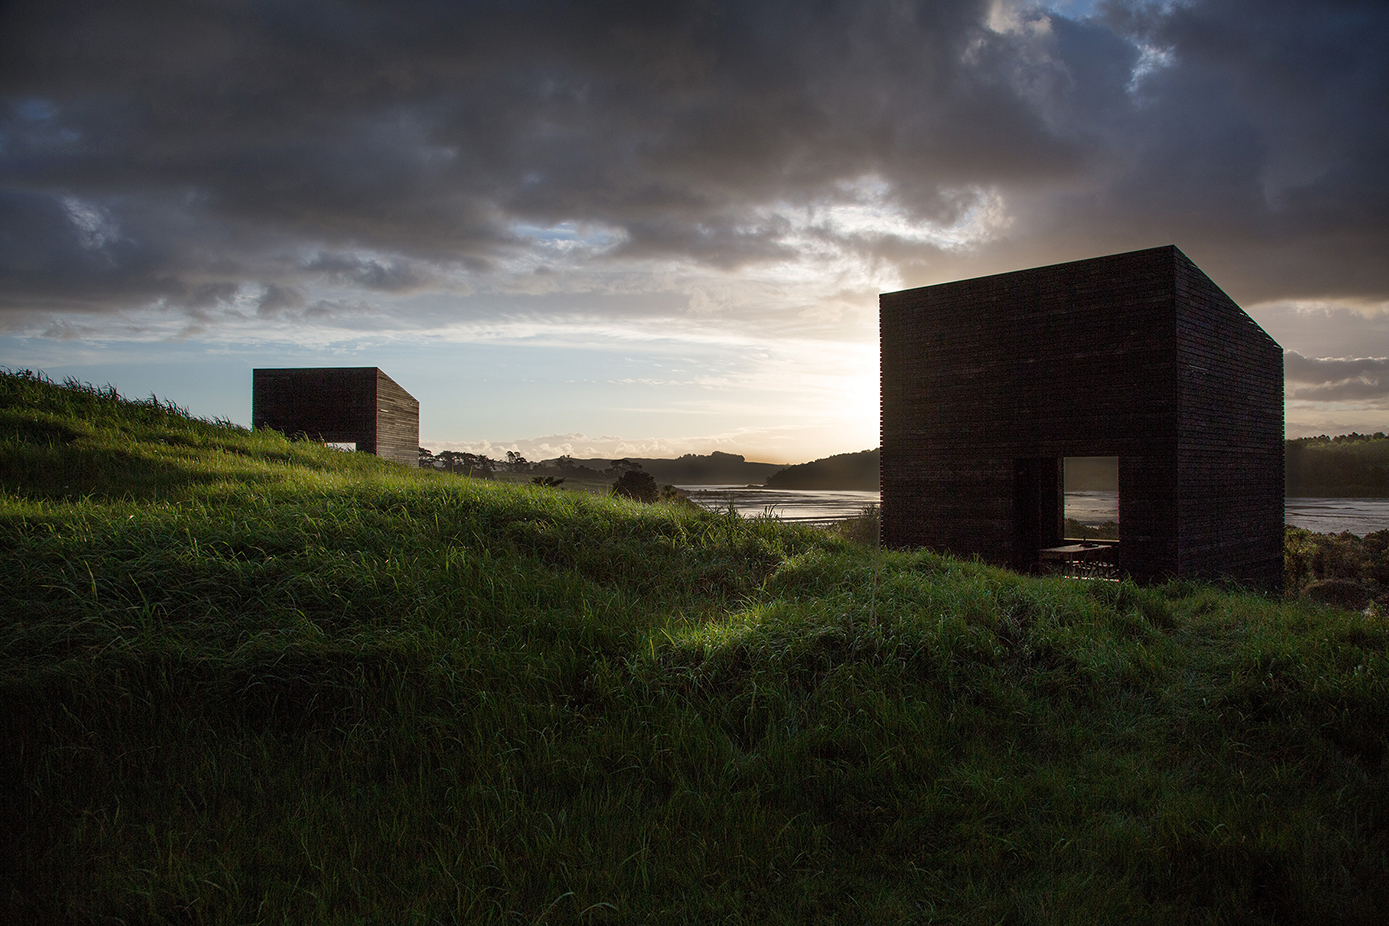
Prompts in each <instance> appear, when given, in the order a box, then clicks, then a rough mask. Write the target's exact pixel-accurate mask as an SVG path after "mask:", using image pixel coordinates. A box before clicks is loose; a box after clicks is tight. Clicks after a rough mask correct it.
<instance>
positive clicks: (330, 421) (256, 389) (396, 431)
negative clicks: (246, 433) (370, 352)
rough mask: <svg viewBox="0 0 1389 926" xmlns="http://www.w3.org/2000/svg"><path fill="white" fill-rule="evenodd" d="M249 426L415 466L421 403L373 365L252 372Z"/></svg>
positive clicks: (418, 441) (417, 462) (417, 460)
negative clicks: (354, 447)
mask: <svg viewBox="0 0 1389 926" xmlns="http://www.w3.org/2000/svg"><path fill="white" fill-rule="evenodd" d="M251 426H252V427H255V428H274V429H275V430H277V431H283V432H284V433H285V434H287V435H290V436H292V437H293V436H299V435H303V436H306V437H308V438H310V439H312V440H321V441H327V442H331V443H352V444H356V445H357V450H359V451H361V452H363V453H374V454H376V455H377V456H379V457H383V458H384V459H388V460H394V461H396V462H397V463H404V464H406V465H407V466H417V465H418V464H419V443H420V403H419V402H417V401H416V400H415V398H414V396H412V395H410V393H408V392H406V391H405V390H404V389H402V388H400V386H399V385H397V384H396V382H395V381H394V380H392V379H391V378H390V377H389V376H387V375H386V374H385V373H383V372H381V370H379V369H377V368H376V367H315V368H298V369H279V370H273V369H262V370H255V371H253V373H252V386H251Z"/></svg>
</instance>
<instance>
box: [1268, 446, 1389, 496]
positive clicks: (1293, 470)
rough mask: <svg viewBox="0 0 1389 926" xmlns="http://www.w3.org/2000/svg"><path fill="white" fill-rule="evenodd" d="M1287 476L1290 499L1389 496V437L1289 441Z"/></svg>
mask: <svg viewBox="0 0 1389 926" xmlns="http://www.w3.org/2000/svg"><path fill="white" fill-rule="evenodd" d="M1283 477H1284V494H1286V495H1288V496H1290V497H1299V496H1313V497H1317V496H1320V497H1323V498H1336V497H1344V498H1385V497H1389V437H1386V436H1385V434H1384V432H1383V431H1376V432H1375V433H1374V434H1359V433H1351V434H1342V435H1340V436H1339V437H1327V436H1326V435H1325V434H1323V435H1321V436H1320V437H1300V438H1297V439H1296V440H1290V441H1287V442H1286V443H1285V444H1284V448H1283Z"/></svg>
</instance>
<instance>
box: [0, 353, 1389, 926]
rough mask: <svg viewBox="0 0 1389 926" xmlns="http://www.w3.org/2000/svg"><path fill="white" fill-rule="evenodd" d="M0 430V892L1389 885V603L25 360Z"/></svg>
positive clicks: (1003, 917) (1262, 898)
mask: <svg viewBox="0 0 1389 926" xmlns="http://www.w3.org/2000/svg"><path fill="white" fill-rule="evenodd" d="M0 415H3V417H0V452H3V454H4V457H3V460H4V463H5V467H4V469H3V470H0V486H2V487H3V492H2V493H0V536H3V538H4V542H3V544H0V601H4V602H5V611H4V621H3V624H0V697H3V699H4V703H5V705H6V709H5V710H4V711H3V712H0V735H3V737H4V742H5V743H7V744H9V745H10V746H11V748H8V749H7V750H5V751H4V753H3V755H4V758H3V765H0V769H2V770H3V775H0V782H3V788H4V791H3V793H0V853H2V854H0V863H3V865H4V869H3V870H5V871H6V872H7V873H8V874H7V877H6V879H5V880H4V887H3V891H4V893H3V894H2V895H0V913H3V916H0V918H4V919H7V920H11V921H15V922H99V921H127V922H171V921H178V922H190V921H191V922H210V923H218V922H225V923H253V922H344V923H349V922H350V923H357V922H370V921H380V922H410V921H412V920H413V921H416V922H454V921H459V922H497V923H537V922H550V923H555V922H631V923H648V922H680V923H686V922H711V921H718V922H748V923H752V922H757V923H763V922H772V923H776V922H784V923H804V922H816V921H819V922H854V923H859V922H865V923H869V922H883V923H886V922H932V921H937V922H962V923H973V922H979V923H996V922H1000V921H1001V922H1037V923H1068V922H1075V921H1080V920H1086V921H1091V922H1141V923H1150V922H1202V923H1204V922H1249V923H1258V922H1270V923H1272V922H1299V921H1318V922H1351V923H1357V922H1363V923H1369V922H1378V919H1379V916H1380V913H1381V912H1382V910H1383V909H1385V907H1386V904H1387V903H1389V890H1387V889H1386V884H1389V835H1387V834H1389V770H1386V761H1389V759H1387V758H1386V750H1385V745H1386V741H1389V733H1387V732H1386V731H1389V726H1386V719H1389V717H1387V716H1386V715H1389V681H1386V679H1389V628H1387V627H1386V625H1385V622H1384V621H1383V620H1382V619H1380V618H1378V617H1376V616H1374V614H1370V615H1366V614H1361V613H1356V612H1350V611H1340V610H1335V609H1330V608H1321V607H1317V606H1313V605H1305V604H1288V603H1284V602H1280V601H1274V600H1269V599H1266V598H1262V597H1259V596H1255V595H1241V594H1229V593H1227V592H1224V591H1221V590H1219V589H1217V588H1213V587H1209V586H1204V585H1197V584H1192V583H1173V584H1170V585H1168V586H1164V587H1160V588H1138V587H1135V586H1133V585H1132V584H1129V583H1086V582H1078V581H1072V580H1065V579H1046V580H1039V579H1029V578H1023V577H1019V576H1017V575H1015V574H1012V573H1009V572H1006V571H1003V570H998V569H994V568H992V567H988V566H984V565H981V564H978V563H970V562H961V561H958V560H953V559H949V558H946V557H941V556H937V555H934V554H930V553H901V552H892V551H882V550H877V549H875V548H874V547H873V546H872V545H865V544H859V543H855V542H853V541H851V540H849V539H845V538H842V537H837V536H834V535H832V534H831V533H829V532H825V531H817V530H814V529H809V528H797V527H789V526H784V525H779V524H777V523H775V522H771V521H767V520H755V519H742V518H738V517H733V516H729V515H728V514H726V513H725V514H719V513H710V512H702V511H692V510H689V509H687V508H683V507H677V506H674V505H656V506H641V505H636V504H632V503H628V502H624V501H620V500H614V499H609V498H603V497H597V496H594V495H589V494H585V493H580V492H564V491H555V490H553V489H545V488H538V487H533V486H529V485H511V486H508V485H499V484H489V483H483V482H480V481H477V480H470V479H466V478H463V477H452V476H446V475H442V474H431V473H420V472H415V471H411V470H408V469H405V468H403V467H398V466H395V465H392V464H389V463H385V462H382V461H379V460H376V459H374V458H371V457H368V456H365V455H359V454H344V453H340V452H337V451H331V450H325V449H323V448H318V447H315V446H313V445H306V444H296V443H291V442H288V441H285V440H284V439H283V438H282V437H280V436H278V435H274V434H269V433H253V432H247V431H244V430H239V429H235V428H232V427H229V426H226V425H225V424H218V423H209V422H198V421H196V420H194V419H191V418H189V417H188V416H187V415H186V414H183V413H182V412H181V410H179V409H176V408H174V409H171V408H169V407H168V405H167V404H159V405H155V404H154V403H145V404H139V405H132V404H130V403H125V402H122V401H119V400H118V399H117V398H116V397H114V396H111V395H109V394H105V395H103V394H102V393H101V391H100V390H85V391H84V390H76V389H60V388H57V387H54V386H52V385H50V384H44V383H42V382H41V381H38V380H36V379H34V378H31V377H16V376H6V377H4V378H3V379H2V380H0ZM44 416H47V417H46V418H45V417H44ZM38 420H42V421H44V422H46V423H45V424H44V426H43V427H39V426H37V425H33V424H32V422H34V421H38ZM15 422H21V423H20V424H15ZM24 422H29V423H24ZM160 435H162V436H160ZM179 435H182V436H183V437H184V438H186V440H185V442H184V443H179V442H178V441H177V440H175V439H174V438H176V437H178V436H179ZM161 441H162V443H161ZM196 441H201V442H202V443H201V444H198V445H197V446H194V443H196ZM69 453H71V454H74V455H75V456H74V457H73V458H71V459H65V455H67V454H69ZM50 465H52V466H54V467H57V470H56V472H57V473H58V475H59V476H60V477H61V478H55V476H54V472H51V471H49V469H47V467H49V466H50Z"/></svg>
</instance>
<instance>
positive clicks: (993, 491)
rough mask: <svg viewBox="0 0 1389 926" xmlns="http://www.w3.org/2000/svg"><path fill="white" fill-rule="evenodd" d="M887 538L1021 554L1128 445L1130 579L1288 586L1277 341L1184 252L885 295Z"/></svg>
mask: <svg viewBox="0 0 1389 926" xmlns="http://www.w3.org/2000/svg"><path fill="white" fill-rule="evenodd" d="M880 309H881V315H880V322H881V330H880V336H881V369H882V532H883V540H884V542H886V543H889V544H892V545H896V546H922V547H928V548H931V549H936V550H940V551H944V552H951V553H954V554H957V555H965V556H969V555H978V556H979V557H981V558H982V559H984V560H986V561H989V562H993V563H998V564H1002V565H1011V566H1014V567H1017V568H1026V567H1028V566H1030V565H1031V563H1032V562H1034V561H1035V560H1036V557H1037V549H1038V548H1039V545H1040V546H1048V545H1052V544H1053V543H1056V542H1059V541H1060V513H1061V505H1062V501H1061V486H1060V482H1059V461H1060V460H1061V459H1062V458H1064V457H1068V456H1115V457H1118V458H1119V487H1120V504H1121V506H1122V507H1121V511H1120V519H1119V523H1120V549H1121V551H1122V565H1123V568H1124V569H1125V571H1127V572H1128V573H1129V574H1130V575H1132V576H1133V577H1134V578H1135V579H1137V580H1139V581H1156V580H1160V579H1163V578H1166V577H1171V576H1188V577H1206V578H1214V577H1218V576H1228V577H1232V578H1235V579H1238V580H1241V581H1246V582H1251V583H1255V584H1258V585H1263V586H1278V585H1281V582H1282V543H1283V539H1282V538H1283V463H1282V460H1283V355H1282V350H1281V348H1279V346H1278V344H1277V343H1276V342H1274V341H1273V339H1272V338H1270V337H1269V336H1268V335H1267V334H1265V333H1264V331H1263V330H1262V329H1261V328H1259V326H1258V325H1257V324H1255V323H1254V321H1253V320H1252V319H1250V318H1249V317H1248V316H1247V315H1246V314H1245V313H1244V312H1243V311H1242V310H1241V309H1240V308H1239V306H1237V305H1236V304H1235V303H1234V302H1233V301H1232V300H1231V299H1230V298H1229V297H1228V296H1226V295H1225V294H1224V293H1223V292H1222V291H1221V290H1220V289H1219V288H1218V287H1217V286H1216V285H1215V284H1214V283H1212V282H1211V281H1210V280H1209V279H1208V278H1207V277H1206V276H1205V274H1203V273H1202V272H1201V271H1200V270H1199V269H1198V268H1197V267H1196V265H1195V264H1193V263H1192V262H1191V261H1190V260H1189V259H1188V258H1187V257H1186V256H1185V255H1184V254H1182V253H1181V251H1179V250H1177V249H1176V248H1175V247H1162V248H1154V249H1151V250H1145V251H1135V252H1131V253H1128V254H1117V255H1112V256H1109V257H1099V258H1094V259H1091V260H1083V261H1075V262H1073V263H1066V264H1057V265H1055V266H1051V267H1039V268H1035V269H1031V270H1022V271H1018V272H1015V273H1005V274H999V275H997V276H991V277H983V278H980V279H975V280H964V281H960V282H956V283H945V284H941V285H938V286H927V287H922V288H919V289H911V290H904V291H901V292H896V293H885V294H883V295H882V296H881V299H880Z"/></svg>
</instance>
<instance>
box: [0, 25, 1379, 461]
mask: <svg viewBox="0 0 1389 926" xmlns="http://www.w3.org/2000/svg"><path fill="white" fill-rule="evenodd" d="M1167 244H1175V245H1176V246H1177V247H1179V248H1181V249H1182V251H1184V252H1185V253H1186V254H1187V256H1189V257H1190V258H1191V259H1192V260H1194V261H1195V262H1196V264H1197V265H1198V266H1200V267H1201V269H1202V270H1204V271H1205V272H1206V274H1207V275H1208V276H1210V277H1211V278H1212V279H1213V280H1214V281H1215V282H1216V283H1217V284H1218V285H1220V286H1221V287H1222V288H1223V289H1224V290H1225V291H1226V292H1227V293H1228V294H1229V295H1230V296H1231V297H1232V298H1234V299H1235V301H1236V302H1238V303H1239V304H1240V305H1241V306H1243V307H1244V309H1245V310H1246V311H1247V312H1248V313H1249V314H1250V315H1251V316H1252V317H1253V318H1254V319H1255V320H1256V321H1258V322H1259V324H1261V325H1262V326H1263V327H1264V329H1265V330H1266V331H1267V332H1268V333H1269V334H1270V335H1272V336H1273V337H1274V338H1275V339H1276V340H1277V341H1278V342H1279V343H1280V344H1281V345H1282V346H1283V348H1284V349H1285V351H1286V352H1287V353H1286V358H1285V371H1286V396H1287V400H1286V420H1287V432H1288V436H1290V437H1298V436H1306V435H1313V434H1320V433H1329V434H1339V433H1345V432H1348V431H1352V430H1358V431H1362V432H1373V431H1389V246H1387V245H1389V4H1385V3H1383V2H1382V0H1366V2H1357V0H1337V2H1331V0H1327V2H1314V0H1296V2H1294V0H1142V2H1140V0H1133V2H1129V0H1097V2H1081V0H1056V2H1042V3H1027V2H1013V0H938V2H909V0H858V2H834V0H767V2H756V0H662V2H660V3H653V2H650V0H583V2H564V0H550V2H524V0H522V2H501V0H473V2H459V0H391V2H369V0H299V2H284V0H262V2H249V0H248V2H234V0H176V2H175V0H169V2H139V0H132V2H120V0H107V2H96V0H92V2H85V3H83V2H67V0H41V2H24V0H19V2H15V0H10V2H7V3H4V4H0V366H5V367H9V368H11V369H37V370H42V371H44V372H45V373H47V374H48V375H49V376H50V377H52V378H54V379H55V380H59V381H61V380H63V379H65V378H69V377H71V378H74V379H78V380H81V381H84V382H91V383H95V384H98V385H104V384H112V385H115V386H116V387H117V388H118V389H119V390H120V391H121V393H122V394H124V395H127V396H131V397H136V398H139V397H145V396H148V395H150V394H155V395H157V396H158V397H160V398H163V399H171V400H173V401H175V402H177V403H178V404H179V405H182V406H185V407H187V408H188V409H189V410H190V411H191V412H192V413H193V414H195V415H199V416H203V417H220V418H226V419H230V420H232V421H235V422H238V423H242V424H249V423H250V413H251V407H250V406H251V394H250V393H251V371H252V370H253V369H254V368H257V367H285V366H290V367H293V366H376V367H380V368H381V369H383V370H384V371H385V372H386V373H387V374H388V375H389V376H391V377H392V379H394V380H395V381H396V382H397V383H399V384H400V385H401V386H402V387H404V388H405V389H406V390H408V391H409V392H410V393H411V394H413V395H414V396H415V397H416V398H417V399H419V400H420V405H421V410H420V436H421V443H422V444H423V445H424V446H426V447H429V448H431V449H433V450H435V451H436V452H437V451H440V450H445V449H454V450H467V451H471V452H481V453H487V454H489V455H491V456H497V457H500V456H502V455H504V454H505V452H506V451H507V450H516V451H518V452H521V453H522V454H523V455H525V456H527V457H529V458H531V459H541V458H547V457H553V456H557V455H559V454H561V453H570V454H573V455H575V456H578V457H614V458H615V457H619V456H648V457H663V456H678V455H680V454H683V453H692V452H693V453H708V452H710V451H712V450H721V451H724V452H727V453H742V454H744V455H745V456H747V457H748V458H749V459H755V460H763V461H768V462H782V463H793V462H801V461H804V460H808V459H813V458H816V457H821V456H825V455H829V454H833V453H840V452H847V451H855V450H862V449H866V448H870V447H875V446H877V444H878V401H877V394H878V393H877V390H878V369H877V356H878V345H877V336H878V334H877V308H878V306H877V298H878V294H879V293H882V292H887V291H892V290H897V289H902V288H906V287H911V286H922V285H928V284H932V283H941V282H947V281H950V280H957V279H965V278H969V277H975V276H980V275H984V274H989V273H999V272H1005V271H1009V270H1017V269H1022V268H1025V267H1032V266H1039V265H1044V264H1050V263H1056V262H1060V261H1066V260H1076V259H1081V258H1086V257H1092V256H1098V255H1101V254H1112V253H1117V252H1121V251H1127V250H1133V249H1137V248H1146V247H1155V246H1159V245H1167Z"/></svg>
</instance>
